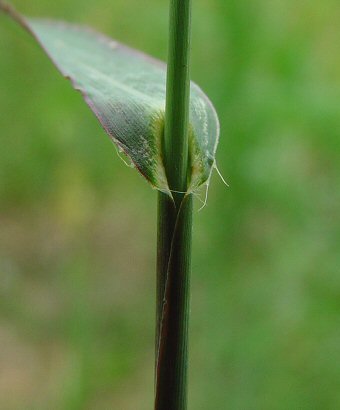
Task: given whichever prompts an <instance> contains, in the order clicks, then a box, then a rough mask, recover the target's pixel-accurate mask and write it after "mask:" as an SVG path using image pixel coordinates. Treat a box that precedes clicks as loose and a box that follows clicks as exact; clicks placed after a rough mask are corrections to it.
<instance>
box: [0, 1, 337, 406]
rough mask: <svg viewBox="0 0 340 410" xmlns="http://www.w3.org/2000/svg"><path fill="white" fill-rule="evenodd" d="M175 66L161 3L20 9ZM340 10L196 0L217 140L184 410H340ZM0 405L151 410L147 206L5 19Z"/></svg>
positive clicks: (197, 43) (150, 209)
mask: <svg viewBox="0 0 340 410" xmlns="http://www.w3.org/2000/svg"><path fill="white" fill-rule="evenodd" d="M15 5H16V6H17V7H18V8H19V9H20V10H22V11H23V12H25V14H28V15H33V16H53V17H55V18H59V19H67V20H70V21H77V22H81V23H85V24H89V25H92V26H95V27H97V28H98V29H99V30H100V31H103V32H106V33H107V34H109V35H110V36H111V37H113V38H116V39H117V40H120V41H122V42H125V43H127V44H129V45H131V46H133V47H135V48H139V49H142V50H144V51H146V52H147V53H150V54H152V55H154V56H156V57H158V58H161V59H165V58H166V43H167V17H168V15H167V14H168V11H167V8H168V4H167V2H166V1H156V0H152V1H149V2H147V4H146V3H145V2H142V1H139V2H136V1H132V0H125V1H123V0H115V1H114V2H104V1H103V0H98V1H97V2H87V1H80V0H74V1H66V0H60V1H59V2H56V3H51V2H49V1H47V0H39V1H34V2H33V1H27V0H26V1H24V0H20V1H19V0H17V1H16V2H15ZM339 20H340V10H339V7H338V2H337V1H335V0H325V1H323V2H322V3H320V2H317V1H316V0H311V1H308V2H306V1H302V0H301V1H295V2H293V1H292V0H288V1H287V0H286V1H283V0H274V1H264V0H254V1H250V0H248V1H235V0H209V1H208V0H200V1H197V2H195V4H194V10H193V57H192V60H193V69H192V78H193V80H194V81H196V82H197V83H198V84H200V85H201V86H202V88H203V89H204V90H205V91H206V92H207V94H208V95H209V96H210V97H211V99H212V101H213V102H214V104H215V106H216V108H217V110H218V113H219V116H220V119H221V125H222V134H221V143H220V149H219V152H218V164H219V168H220V170H221V172H222V173H223V174H224V175H225V176H226V178H227V180H228V182H229V184H230V188H229V189H226V188H225V186H224V185H222V184H221V183H220V182H219V180H218V178H217V177H215V178H213V180H212V183H211V187H210V197H209V201H208V206H207V207H206V208H205V209H204V210H203V211H202V212H200V213H197V214H196V216H195V226H194V263H193V275H192V288H193V290H192V292H193V294H192V316H191V355H190V358H191V368H190V369H191V372H190V373H191V374H190V408H191V409H193V410H210V409H231V410H244V409H254V410H274V409H275V410H287V409H299V410H310V409H313V410H314V409H315V410H324V409H333V408H334V409H336V408H339V407H340V392H339V388H338V383H339V380H340V297H339V295H340V272H339V266H340V252H339V244H340V226H339V202H340V191H339V186H340V176H339V175H340V172H339V171H340V170H339V168H340V165H339V164H340V161H339V155H338V152H339V149H340V139H339V137H340V135H339V134H340V104H339V101H340V54H339V52H338V45H339V37H340V29H339V24H338V22H339ZM0 113H1V114H0V127H1V133H0V144H1V145H0V146H1V149H0V408H1V409H6V410H7V409H8V410H12V409H13V410H19V409H20V410H21V409H23V408H24V409H26V408H33V409H35V410H45V409H46V408H49V409H50V408H51V409H57V410H72V409H77V410H78V409H79V410H80V409H81V410H83V409H91V410H92V409H98V410H107V409H111V408H112V409H124V410H135V409H138V410H149V409H150V408H152V396H153V394H152V386H153V381H152V380H153V333H154V332H153V330H154V329H153V326H154V307H155V306H154V305H155V302H154V300H155V295H154V293H155V284H154V282H155V280H154V276H155V273H154V270H155V269H154V264H155V242H156V238H155V227H156V222H155V214H156V193H155V192H150V189H149V187H148V186H147V184H146V183H145V182H143V180H141V178H140V177H139V176H138V175H137V174H136V173H134V172H131V170H129V169H128V168H126V167H125V166H124V164H123V163H122V162H121V161H120V160H119V158H118V157H117V155H116V153H115V151H114V148H113V146H112V144H111V143H110V141H109V140H108V139H107V137H106V136H105V134H104V132H103V131H102V130H101V129H100V127H99V126H98V124H97V121H96V119H95V118H94V117H93V116H91V114H89V112H88V109H87V107H86V106H85V104H84V103H83V101H82V100H81V97H80V96H79V95H77V94H75V93H74V92H73V90H72V89H71V87H70V86H69V84H68V83H67V82H66V81H65V80H63V79H62V78H61V77H60V75H59V74H58V73H56V71H55V69H54V68H53V67H52V65H51V63H50V62H49V61H47V60H46V57H45V56H44V55H43V53H42V52H41V50H40V49H39V48H38V47H36V46H35V45H34V44H32V42H30V41H28V39H27V36H26V34H25V33H23V32H22V30H21V29H19V28H17V27H15V26H14V25H13V24H12V23H11V22H10V21H9V20H8V19H6V18H3V17H2V18H1V20H0Z"/></svg>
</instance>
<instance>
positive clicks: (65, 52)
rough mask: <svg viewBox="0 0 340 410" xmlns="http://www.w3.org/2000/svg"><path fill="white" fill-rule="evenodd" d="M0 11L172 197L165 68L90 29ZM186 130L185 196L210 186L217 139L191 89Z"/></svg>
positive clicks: (212, 114)
mask: <svg viewBox="0 0 340 410" xmlns="http://www.w3.org/2000/svg"><path fill="white" fill-rule="evenodd" d="M0 9H1V10H2V11H5V12H7V13H8V14H10V15H11V17H12V18H14V20H16V21H17V22H19V24H21V25H22V26H23V27H24V28H25V29H26V30H27V31H28V32H29V33H30V34H31V35H32V36H33V37H34V38H35V40H36V41H37V42H38V43H39V44H40V45H41V47H42V48H43V50H44V51H45V52H46V54H47V55H48V56H49V58H50V59H51V61H52V62H53V63H54V65H55V66H56V67H57V68H58V69H59V71H60V72H61V74H62V75H64V76H65V77H66V78H68V79H69V80H70V81H71V83H72V86H73V88H75V89H76V90H78V91H80V92H81V94H82V95H83V98H84V99H85V101H86V103H87V104H88V106H89V107H90V108H91V110H92V111H93V112H94V114H95V115H96V116H97V118H98V120H99V122H100V123H101V125H102V126H103V128H104V129H105V131H106V132H107V134H108V135H109V136H110V137H111V139H112V141H113V142H114V143H115V144H116V145H117V146H118V147H119V148H120V149H121V150H123V151H124V152H125V154H126V155H127V156H128V157H129V158H130V159H131V161H132V162H133V163H134V164H135V166H136V168H137V169H138V170H139V172H140V173H141V174H142V175H143V176H144V177H145V178H146V179H147V180H148V181H149V182H150V184H151V185H152V186H153V187H155V188H157V189H159V190H161V191H163V192H166V193H168V194H170V195H171V193H170V191H169V187H168V183H167V178H166V172H165V169H164V164H163V155H162V138H163V127H164V111H165V94H166V88H165V87H166V65H165V64H164V63H162V62H161V61H159V60H156V59H154V58H152V57H149V56H147V55H145V54H143V53H141V52H139V51H137V50H134V49H132V48H129V47H127V46H125V45H123V44H121V43H119V42H117V41H114V40H112V39H110V38H108V37H106V36H104V35H102V34H99V33H96V32H95V31H93V30H92V29H89V28H86V27H82V26H77V25H73V24H69V23H65V22H57V21H53V20H46V19H35V18H34V19H33V18H25V17H23V16H22V15H20V14H18V13H17V12H16V11H15V10H14V9H13V8H11V7H10V6H5V5H4V4H3V2H1V1H0ZM190 124H191V125H190V129H191V132H190V134H191V135H190V147H189V151H190V165H191V172H190V178H191V179H190V186H189V191H190V190H193V189H195V188H197V187H199V186H200V185H201V184H203V183H204V182H206V181H207V180H209V177H210V174H211V172H212V169H213V165H214V160H215V153H216V148H217V143H218V138H219V124H218V118H217V114H216V111H215V110H214V108H213V106H212V104H211V102H210V101H209V99H208V98H207V97H206V95H205V94H204V93H203V91H202V90H201V89H200V88H199V87H198V86H197V85H196V84H194V83H191V103H190Z"/></svg>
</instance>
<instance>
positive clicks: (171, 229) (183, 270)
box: [155, 0, 192, 410]
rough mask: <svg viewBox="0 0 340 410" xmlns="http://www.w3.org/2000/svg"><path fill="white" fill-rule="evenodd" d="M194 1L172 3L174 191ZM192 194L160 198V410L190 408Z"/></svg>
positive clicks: (184, 157) (180, 176) (168, 164)
mask: <svg viewBox="0 0 340 410" xmlns="http://www.w3.org/2000/svg"><path fill="white" fill-rule="evenodd" d="M190 13H191V0H170V30H169V52H168V71H167V95H166V112H165V130H164V141H163V148H164V149H163V154H164V162H165V168H166V173H167V178H168V182H169V187H170V189H171V190H174V191H180V192H186V190H187V186H188V123H189V97H190V75H189V66H190V64H189V58H190V29H191V16H190ZM191 229H192V195H191V194H181V193H175V194H174V200H172V199H171V198H170V197H169V196H168V195H166V194H164V193H159V199H158V252H157V317H156V322H157V323H156V382H155V385H156V397H155V410H185V409H186V407H187V362H188V318H189V295H190V291H189V285H190V261H191Z"/></svg>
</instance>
